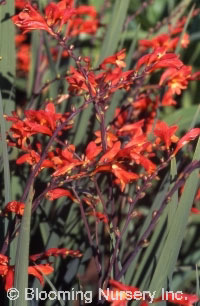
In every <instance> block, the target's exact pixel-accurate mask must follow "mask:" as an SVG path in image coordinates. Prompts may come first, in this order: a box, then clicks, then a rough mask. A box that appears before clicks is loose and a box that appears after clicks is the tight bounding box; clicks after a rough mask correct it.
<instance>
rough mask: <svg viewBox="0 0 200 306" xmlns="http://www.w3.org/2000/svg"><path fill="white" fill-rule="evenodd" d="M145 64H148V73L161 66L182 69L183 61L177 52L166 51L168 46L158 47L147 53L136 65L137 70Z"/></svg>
mask: <svg viewBox="0 0 200 306" xmlns="http://www.w3.org/2000/svg"><path fill="white" fill-rule="evenodd" d="M143 65H146V70H145V71H146V73H150V72H152V71H154V70H156V69H159V68H167V67H172V68H176V69H180V68H181V67H182V66H183V63H182V62H181V60H180V59H179V58H178V56H177V55H176V54H174V53H166V48H157V49H155V50H154V51H153V53H150V54H146V55H144V56H143V57H141V58H140V59H139V61H138V62H137V65H136V71H138V70H139V69H140V67H141V66H143Z"/></svg>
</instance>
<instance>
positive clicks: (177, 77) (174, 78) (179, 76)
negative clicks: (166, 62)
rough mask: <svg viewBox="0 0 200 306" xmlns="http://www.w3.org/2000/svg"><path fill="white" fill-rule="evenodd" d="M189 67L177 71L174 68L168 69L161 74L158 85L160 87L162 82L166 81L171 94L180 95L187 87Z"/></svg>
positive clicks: (190, 69)
mask: <svg viewBox="0 0 200 306" xmlns="http://www.w3.org/2000/svg"><path fill="white" fill-rule="evenodd" d="M191 71H192V67H191V66H185V65H184V66H182V67H181V68H180V69H179V70H177V69H175V68H168V69H167V70H165V72H164V73H163V74H162V76H161V78H160V82H159V85H162V84H163V83H164V81H167V85H168V87H169V88H170V89H171V92H172V94H174V93H176V94H177V95H180V94H181V91H182V90H183V89H186V88H187V86H188V80H189V79H190V77H191Z"/></svg>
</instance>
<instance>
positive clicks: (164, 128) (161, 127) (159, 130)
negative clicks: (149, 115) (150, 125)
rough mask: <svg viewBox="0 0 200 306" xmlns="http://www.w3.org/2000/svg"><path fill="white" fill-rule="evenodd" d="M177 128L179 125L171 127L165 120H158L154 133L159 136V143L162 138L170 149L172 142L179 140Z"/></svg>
mask: <svg viewBox="0 0 200 306" xmlns="http://www.w3.org/2000/svg"><path fill="white" fill-rule="evenodd" d="M177 129H178V126H177V125H174V126H170V127H169V126H168V125H167V124H166V123H165V122H158V123H157V124H156V128H155V130H154V134H155V135H156V136H157V137H159V139H157V143H158V142H159V141H160V140H162V141H163V142H164V143H165V146H166V149H169V147H170V145H171V143H172V142H177V141H178V137H177V136H175V135H174V133H175V132H176V130H177Z"/></svg>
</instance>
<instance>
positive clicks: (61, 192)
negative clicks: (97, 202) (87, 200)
mask: <svg viewBox="0 0 200 306" xmlns="http://www.w3.org/2000/svg"><path fill="white" fill-rule="evenodd" d="M46 197H47V198H48V199H49V200H50V201H53V200H56V199H59V198H61V197H68V198H70V199H71V200H72V201H73V202H76V203H78V201H77V199H76V198H75V197H74V196H73V194H72V193H71V191H69V190H66V189H63V188H55V189H52V190H49V191H48V192H47V194H46Z"/></svg>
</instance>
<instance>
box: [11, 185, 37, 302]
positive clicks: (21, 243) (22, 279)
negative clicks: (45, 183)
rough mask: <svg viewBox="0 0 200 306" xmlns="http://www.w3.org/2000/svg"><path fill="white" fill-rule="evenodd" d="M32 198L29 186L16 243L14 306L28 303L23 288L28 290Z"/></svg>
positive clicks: (32, 192)
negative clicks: (16, 291) (15, 291)
mask: <svg viewBox="0 0 200 306" xmlns="http://www.w3.org/2000/svg"><path fill="white" fill-rule="evenodd" d="M33 196H34V191H33V185H31V188H30V191H29V194H28V197H27V201H26V205H25V209H24V214H23V217H22V221H21V226H20V231H19V237H18V243H17V252H16V261H15V278H14V288H16V289H17V290H19V298H18V299H17V300H15V301H14V303H13V305H14V306H27V305H28V301H27V300H25V288H28V264H29V244H30V223H31V209H32V200H33Z"/></svg>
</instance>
